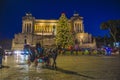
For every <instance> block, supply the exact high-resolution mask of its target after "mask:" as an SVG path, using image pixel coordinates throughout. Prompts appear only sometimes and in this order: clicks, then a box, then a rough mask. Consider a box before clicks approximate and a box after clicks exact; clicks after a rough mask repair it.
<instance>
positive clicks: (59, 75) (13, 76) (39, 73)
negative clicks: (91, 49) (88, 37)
mask: <svg viewBox="0 0 120 80" xmlns="http://www.w3.org/2000/svg"><path fill="white" fill-rule="evenodd" d="M3 62H4V67H3V68H2V69H0V80H120V57H119V56H58V59H57V70H53V69H51V68H41V67H40V68H29V67H28V65H27V64H26V62H27V61H26V59H25V58H24V57H23V56H22V57H20V56H19V58H18V57H16V56H8V57H6V60H5V61H3Z"/></svg>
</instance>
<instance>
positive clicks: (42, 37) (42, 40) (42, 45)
mask: <svg viewBox="0 0 120 80" xmlns="http://www.w3.org/2000/svg"><path fill="white" fill-rule="evenodd" d="M42 47H43V30H42Z"/></svg>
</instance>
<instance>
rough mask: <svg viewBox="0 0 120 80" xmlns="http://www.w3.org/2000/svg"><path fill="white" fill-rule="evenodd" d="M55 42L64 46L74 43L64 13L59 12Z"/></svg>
mask: <svg viewBox="0 0 120 80" xmlns="http://www.w3.org/2000/svg"><path fill="white" fill-rule="evenodd" d="M56 44H57V45H61V46H62V47H64V48H66V47H68V46H69V45H73V44H74V41H73V34H72V32H71V25H70V24H69V23H68V19H67V17H66V15H65V14H64V13H62V14H61V16H60V18H59V21H58V27H57V34H56Z"/></svg>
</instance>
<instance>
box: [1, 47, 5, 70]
mask: <svg viewBox="0 0 120 80" xmlns="http://www.w3.org/2000/svg"><path fill="white" fill-rule="evenodd" d="M3 58H4V59H5V52H4V49H3V48H2V47H1V46H0V69H1V68H2V66H3V65H2V59H3Z"/></svg>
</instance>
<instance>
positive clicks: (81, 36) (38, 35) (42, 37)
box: [12, 13, 96, 50]
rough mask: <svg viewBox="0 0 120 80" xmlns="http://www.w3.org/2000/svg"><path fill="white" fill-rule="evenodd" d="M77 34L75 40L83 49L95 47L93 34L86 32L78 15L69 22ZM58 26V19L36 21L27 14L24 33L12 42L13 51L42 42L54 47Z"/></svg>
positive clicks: (23, 22)
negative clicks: (25, 45)
mask: <svg viewBox="0 0 120 80" xmlns="http://www.w3.org/2000/svg"><path fill="white" fill-rule="evenodd" d="M68 22H69V24H70V25H71V26H72V30H73V32H74V33H75V36H74V37H75V39H76V40H77V42H78V43H79V45H80V46H81V47H95V46H96V44H95V41H93V40H92V36H91V34H88V33H85V32H84V25H83V17H81V16H79V14H78V13H75V14H73V16H72V17H71V18H70V19H69V20H68ZM57 25H58V19H49V20H46V19H36V18H35V17H33V16H32V14H31V13H26V15H25V16H24V17H22V32H21V33H18V34H15V36H14V39H13V41H12V50H16V49H17V50H21V49H23V46H24V44H30V45H33V46H34V45H35V44H36V43H37V42H40V43H41V44H42V46H43V45H44V46H45V45H54V44H55V40H54V39H55V35H56V32H57V31H56V30H57Z"/></svg>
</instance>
